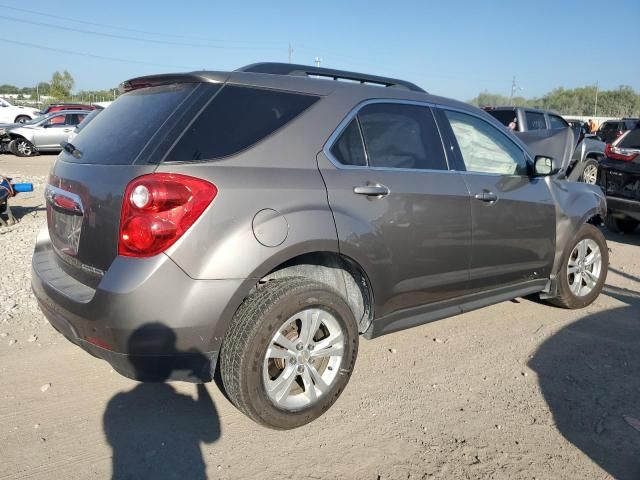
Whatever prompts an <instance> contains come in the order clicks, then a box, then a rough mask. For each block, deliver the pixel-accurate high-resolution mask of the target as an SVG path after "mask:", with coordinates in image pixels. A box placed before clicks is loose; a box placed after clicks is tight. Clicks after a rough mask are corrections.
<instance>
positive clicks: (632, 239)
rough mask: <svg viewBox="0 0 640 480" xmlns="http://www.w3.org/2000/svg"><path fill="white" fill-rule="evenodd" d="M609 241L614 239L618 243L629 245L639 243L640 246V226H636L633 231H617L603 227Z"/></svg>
mask: <svg viewBox="0 0 640 480" xmlns="http://www.w3.org/2000/svg"><path fill="white" fill-rule="evenodd" d="M602 233H604V236H605V238H606V239H607V241H614V242H618V243H625V244H627V245H639V246H640V227H638V228H636V230H635V232H633V233H615V232H612V231H611V230H607V229H606V228H603V229H602Z"/></svg>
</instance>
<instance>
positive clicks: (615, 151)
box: [604, 143, 640, 162]
mask: <svg viewBox="0 0 640 480" xmlns="http://www.w3.org/2000/svg"><path fill="white" fill-rule="evenodd" d="M604 154H605V155H606V156H607V157H608V158H611V159H613V160H622V161H623V162H631V161H633V159H634V158H636V157H637V156H638V155H640V151H638V150H630V149H628V148H618V147H615V146H613V145H611V144H610V143H607V144H606V146H605V147H604Z"/></svg>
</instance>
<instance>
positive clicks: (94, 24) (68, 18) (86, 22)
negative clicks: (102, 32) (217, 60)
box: [0, 4, 280, 45]
mask: <svg viewBox="0 0 640 480" xmlns="http://www.w3.org/2000/svg"><path fill="white" fill-rule="evenodd" d="M0 8H3V9H8V10H14V11H16V12H23V13H30V14H32V15H38V16H41V17H49V18H55V19H57V20H64V21H65V22H75V23H83V24H85V25H92V26H94V27H100V28H108V29H111V30H119V31H121V32H132V33H141V34H143V35H155V36H161V37H163V38H166V37H172V38H182V39H186V40H199V41H205V42H218V43H239V44H253V42H248V41H244V40H221V39H212V38H204V37H194V36H188V35H175V34H171V33H168V32H166V31H164V32H152V31H149V30H138V29H135V28H127V27H122V26H119V25H109V24H106V23H98V22H92V21H89V20H81V19H78V18H70V17H64V16H62V15H55V14H52V13H42V12H38V11H35V10H29V9H27V8H18V7H15V6H12V5H4V4H0ZM261 43H262V44H264V43H272V44H274V45H275V44H279V43H280V42H261Z"/></svg>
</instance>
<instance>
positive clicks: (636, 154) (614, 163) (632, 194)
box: [598, 122, 640, 233]
mask: <svg viewBox="0 0 640 480" xmlns="http://www.w3.org/2000/svg"><path fill="white" fill-rule="evenodd" d="M606 154H607V157H606V159H605V160H603V161H602V162H601V163H600V173H599V175H598V177H599V184H600V186H601V187H602V190H603V191H604V193H605V194H606V195H607V209H608V215H607V218H606V223H607V227H608V228H609V230H612V231H614V232H618V233H631V232H633V231H634V230H635V229H636V228H637V227H638V225H639V224H640V122H637V123H636V126H635V128H633V129H631V130H628V131H627V132H625V133H624V134H623V135H622V136H620V137H618V139H617V140H615V141H614V142H613V143H612V144H610V145H607V150H606Z"/></svg>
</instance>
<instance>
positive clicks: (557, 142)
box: [513, 128, 575, 176]
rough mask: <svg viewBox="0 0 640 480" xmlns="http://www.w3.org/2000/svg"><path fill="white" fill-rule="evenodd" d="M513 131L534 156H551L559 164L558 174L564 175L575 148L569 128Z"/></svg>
mask: <svg viewBox="0 0 640 480" xmlns="http://www.w3.org/2000/svg"><path fill="white" fill-rule="evenodd" d="M513 133H514V135H515V136H516V137H518V138H519V139H520V140H521V141H522V142H523V143H524V144H525V145H526V146H527V147H528V148H529V152H531V154H532V155H533V157H534V158H535V157H537V156H543V157H550V158H553V159H554V160H555V161H556V162H558V163H559V164H560V165H561V166H560V171H559V172H558V175H559V176H562V175H566V173H567V168H569V163H570V162H571V157H572V156H573V152H574V150H575V140H574V134H573V130H571V128H562V129H558V130H533V131H530V132H513Z"/></svg>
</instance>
